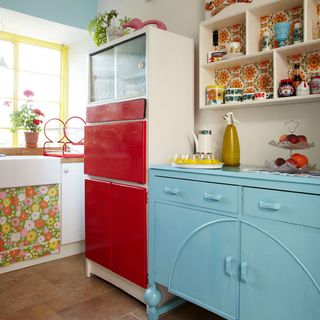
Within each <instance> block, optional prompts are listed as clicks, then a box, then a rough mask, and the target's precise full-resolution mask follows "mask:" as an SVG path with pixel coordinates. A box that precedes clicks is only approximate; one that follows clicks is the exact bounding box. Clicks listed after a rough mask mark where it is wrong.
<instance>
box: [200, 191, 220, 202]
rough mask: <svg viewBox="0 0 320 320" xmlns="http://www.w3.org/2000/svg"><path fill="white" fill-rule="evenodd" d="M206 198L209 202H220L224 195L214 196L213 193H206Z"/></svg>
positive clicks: (216, 194)
mask: <svg viewBox="0 0 320 320" xmlns="http://www.w3.org/2000/svg"><path fill="white" fill-rule="evenodd" d="M204 198H205V199H207V200H213V201H219V200H221V199H222V195H221V194H218V193H215V194H212V193H207V192H206V193H205V194H204Z"/></svg>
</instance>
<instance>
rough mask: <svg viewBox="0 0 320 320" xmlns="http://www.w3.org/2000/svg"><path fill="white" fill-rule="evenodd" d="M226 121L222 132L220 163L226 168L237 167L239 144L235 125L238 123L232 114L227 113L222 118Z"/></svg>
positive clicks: (238, 163)
mask: <svg viewBox="0 0 320 320" xmlns="http://www.w3.org/2000/svg"><path fill="white" fill-rule="evenodd" d="M223 119H224V120H226V121H227V126H226V129H225V131H224V137H223V145H222V161H223V162H224V165H225V166H227V167H238V166H239V165H240V144H239V138H238V133H237V128H236V126H235V123H240V122H239V121H238V120H236V119H235V118H234V115H233V113H232V112H228V113H227V114H225V115H224V116H223Z"/></svg>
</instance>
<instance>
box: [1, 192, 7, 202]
mask: <svg viewBox="0 0 320 320" xmlns="http://www.w3.org/2000/svg"><path fill="white" fill-rule="evenodd" d="M6 196H7V193H6V192H5V191H1V192H0V199H1V200H3V199H5V198H6Z"/></svg>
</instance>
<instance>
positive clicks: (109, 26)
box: [88, 9, 130, 46]
mask: <svg viewBox="0 0 320 320" xmlns="http://www.w3.org/2000/svg"><path fill="white" fill-rule="evenodd" d="M118 15H119V13H118V11H116V10H114V9H112V10H111V11H109V12H108V11H105V12H103V13H98V14H97V15H96V16H95V17H94V18H93V19H92V20H90V22H89V25H88V31H89V33H90V35H91V36H93V41H94V44H95V45H96V46H100V45H102V44H105V43H107V42H108V41H110V40H112V39H113V38H114V37H117V36H121V35H124V34H128V33H129V31H128V29H123V28H122V25H123V24H124V23H126V22H128V21H130V18H128V17H124V18H122V19H118V22H117V23H116V18H117V17H118ZM108 30H109V32H108Z"/></svg>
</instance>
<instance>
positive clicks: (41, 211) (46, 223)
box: [0, 184, 60, 266]
mask: <svg viewBox="0 0 320 320" xmlns="http://www.w3.org/2000/svg"><path fill="white" fill-rule="evenodd" d="M59 249H60V209H59V187H58V185H57V184H54V185H46V186H30V187H19V188H5V189H0V266H7V265H10V264H12V263H14V262H20V261H24V260H29V259H35V258H37V257H40V256H44V255H48V254H51V253H57V252H59Z"/></svg>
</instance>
